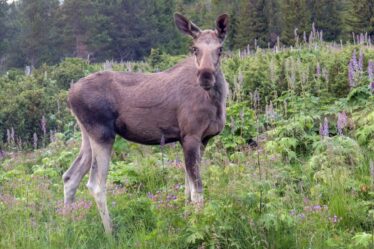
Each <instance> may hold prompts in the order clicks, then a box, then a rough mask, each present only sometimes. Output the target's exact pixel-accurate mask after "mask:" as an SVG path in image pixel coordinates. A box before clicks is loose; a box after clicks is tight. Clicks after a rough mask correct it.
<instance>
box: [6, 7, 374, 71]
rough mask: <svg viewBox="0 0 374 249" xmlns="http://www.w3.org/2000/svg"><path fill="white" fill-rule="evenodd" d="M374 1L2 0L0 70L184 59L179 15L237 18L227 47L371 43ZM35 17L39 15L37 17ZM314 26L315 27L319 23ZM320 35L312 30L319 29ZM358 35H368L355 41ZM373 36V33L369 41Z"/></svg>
mask: <svg viewBox="0 0 374 249" xmlns="http://www.w3.org/2000/svg"><path fill="white" fill-rule="evenodd" d="M372 9H373V2H372V0H361V1H354V0H344V1H337V0H329V1H327V0H314V1H307V0H284V1H280V0H266V1H264V0H249V1H248V0H235V1H228V0H219V1H218V0H214V1H203V0H188V1H187V0H183V1H182V0H180V1H172V0H152V1H145V0H139V1H135V0H131V1H112V2H110V3H109V2H106V1H96V0H65V1H58V0H27V1H26V0H19V1H12V2H10V1H5V0H2V1H1V2H0V20H1V22H0V32H1V34H2V39H1V42H0V52H1V57H0V70H1V71H4V70H6V69H9V68H11V67H18V68H23V67H25V66H26V65H31V66H32V67H39V66H40V65H42V64H43V63H48V64H57V63H58V62H59V61H61V60H62V59H63V58H66V57H79V58H83V59H89V60H91V61H94V62H104V61H105V60H115V61H120V62H122V61H128V60H142V59H144V58H145V57H146V56H148V55H149V54H150V52H151V50H152V49H156V48H157V49H160V51H161V52H162V53H167V54H173V55H178V54H184V53H186V52H187V45H188V43H189V39H188V38H186V37H184V36H183V35H181V34H179V32H178V31H177V29H176V28H175V27H174V24H173V13H175V12H182V13H183V14H185V15H187V16H189V17H191V19H192V20H193V21H194V22H195V23H196V24H198V25H199V26H201V27H202V28H213V27H214V19H215V18H216V17H217V16H218V15H219V14H222V13H228V14H229V15H230V24H229V25H230V26H229V30H230V31H229V34H228V38H227V42H226V44H227V47H228V48H229V49H230V50H233V49H245V48H247V46H248V48H255V49H257V47H260V48H268V47H272V48H275V49H279V48H281V47H282V46H283V45H300V44H305V43H306V42H309V43H311V42H313V41H316V40H327V41H337V40H339V39H342V41H343V42H352V40H353V42H354V43H360V44H361V43H369V42H368V37H370V36H372V35H373V28H372V27H373V26H374V25H373V22H374V17H373V11H372ZM34 13H39V15H38V16H35V15H34ZM313 23H314V26H312V24H313ZM311 31H312V32H311ZM352 32H355V33H361V35H358V37H357V36H356V34H355V37H354V38H353V39H352ZM365 33H367V36H365Z"/></svg>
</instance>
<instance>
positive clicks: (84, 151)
mask: <svg viewBox="0 0 374 249" xmlns="http://www.w3.org/2000/svg"><path fill="white" fill-rule="evenodd" d="M81 131H82V145H81V149H80V152H79V155H78V157H77V158H76V159H75V160H74V162H73V163H72V165H71V167H70V168H69V169H68V170H67V171H66V172H65V173H64V175H63V177H62V179H63V181H64V204H65V205H69V204H71V203H73V202H74V198H75V193H76V191H77V188H78V187H79V184H80V182H81V181H82V178H83V176H85V175H86V174H87V172H88V171H89V169H90V167H91V157H92V155H91V145H90V141H89V139H88V135H87V133H86V131H85V130H84V129H82V128H81Z"/></svg>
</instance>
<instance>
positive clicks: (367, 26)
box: [346, 0, 374, 35]
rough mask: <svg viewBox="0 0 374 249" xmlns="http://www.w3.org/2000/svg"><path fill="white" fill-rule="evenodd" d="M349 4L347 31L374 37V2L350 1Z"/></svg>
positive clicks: (370, 0)
mask: <svg viewBox="0 0 374 249" xmlns="http://www.w3.org/2000/svg"><path fill="white" fill-rule="evenodd" d="M348 3H349V4H350V6H349V9H348V13H347V14H348V15H346V25H347V31H348V32H349V33H352V32H355V33H366V32H367V33H368V34H369V35H374V0H359V1H358V0H350V1H349V2H348Z"/></svg>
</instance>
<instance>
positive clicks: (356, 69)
mask: <svg viewBox="0 0 374 249" xmlns="http://www.w3.org/2000/svg"><path fill="white" fill-rule="evenodd" d="M351 62H352V65H353V68H354V70H355V71H358V70H359V65H358V61H357V56H356V50H353V53H352V58H351Z"/></svg>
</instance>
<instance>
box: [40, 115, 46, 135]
mask: <svg viewBox="0 0 374 249" xmlns="http://www.w3.org/2000/svg"><path fill="white" fill-rule="evenodd" d="M40 124H41V126H42V131H43V135H44V137H45V136H46V134H47V119H46V118H45V116H44V115H43V117H42V119H41V120H40Z"/></svg>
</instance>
